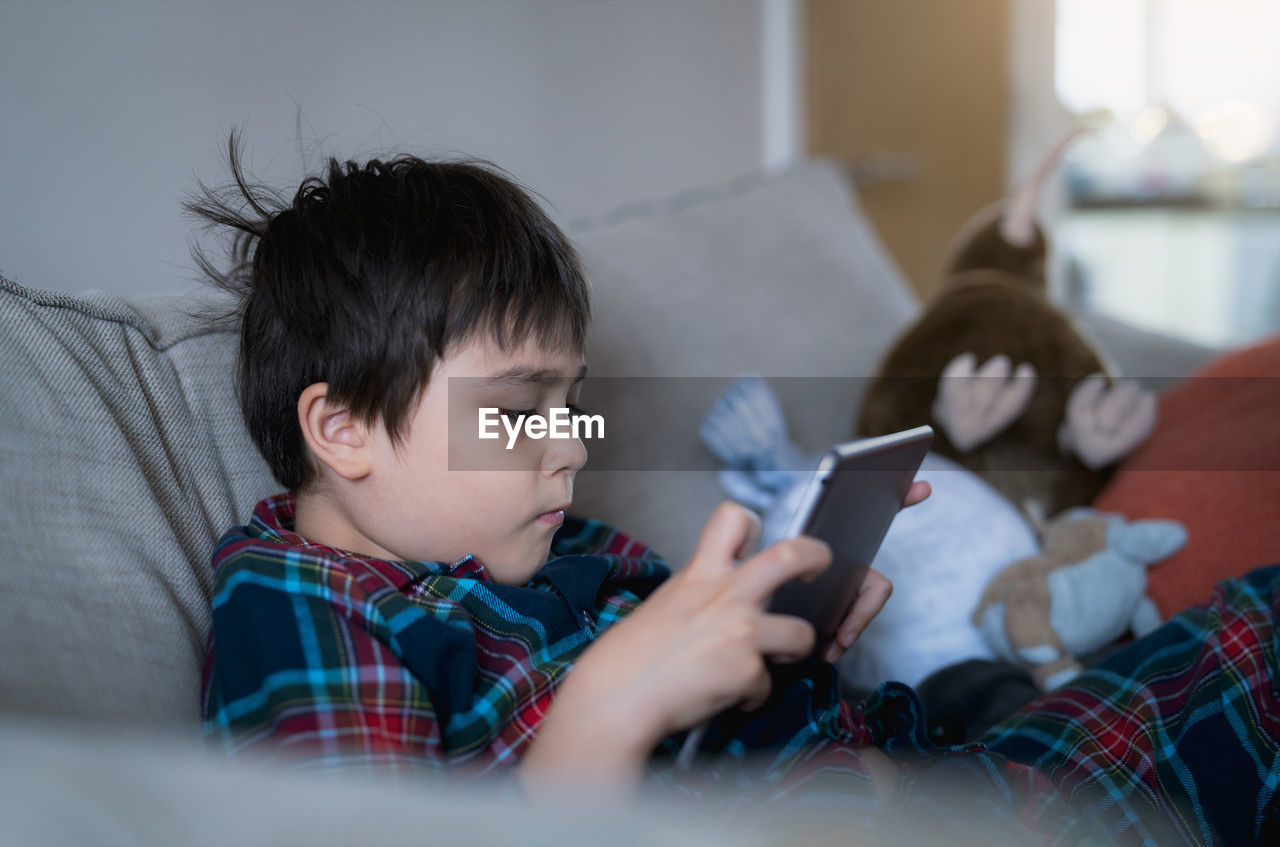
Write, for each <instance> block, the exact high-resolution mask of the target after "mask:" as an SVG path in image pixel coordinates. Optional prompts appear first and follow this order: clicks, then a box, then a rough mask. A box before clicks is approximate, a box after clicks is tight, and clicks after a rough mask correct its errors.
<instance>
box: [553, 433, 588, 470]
mask: <svg viewBox="0 0 1280 847" xmlns="http://www.w3.org/2000/svg"><path fill="white" fill-rule="evenodd" d="M546 443H547V449H546V450H545V451H544V452H543V454H542V472H543V473H544V474H547V475H548V476H550V475H552V474H556V473H559V472H560V471H573V472H576V471H579V470H581V469H582V466H583V465H585V464H586V463H587V446H586V445H585V444H583V443H582V439H580V438H548V439H547V442H546Z"/></svg>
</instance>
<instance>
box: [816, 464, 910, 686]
mask: <svg viewBox="0 0 1280 847" xmlns="http://www.w3.org/2000/svg"><path fill="white" fill-rule="evenodd" d="M932 493H933V488H932V486H930V485H929V483H927V482H923V481H920V482H913V483H911V488H910V489H908V490H907V496H906V497H904V498H903V500H902V508H904V509H905V508H907V507H908V506H914V505H916V504H917V503H922V502H924V501H925V500H927V499H928V498H929V495H930V494H932ZM891 594H893V583H892V582H890V581H889V578H888V577H886V576H885V575H884V574H882V573H880V572H879V571H877V570H869V571H867V576H866V578H865V579H864V580H863V581H862V587H861V588H859V589H858V596H857V597H855V598H854V599H853V606H852V607H851V608H850V609H849V614H848V615H846V616H845V619H844V622H843V623H841V624H840V627H839V628H838V629H837V630H836V637H835V638H834V639H832V641H831V643H830V644H828V645H827V648H826V650H824V651H823V654H822V658H824V659H826V660H827V661H828V662H834V661H836V660H837V659H839V658H840V657H841V656H842V655H844V653H845V651H846V650H848V649H849V648H850V647H852V646H853V642H854V641H856V640H857V638H858V636H859V635H862V631H863V630H864V629H866V628H867V624H869V623H871V621H872V619H873V618H874V617H875V616H876V615H878V614H880V610H881V609H883V608H884V604H885V603H887V602H888V601H889V595H891Z"/></svg>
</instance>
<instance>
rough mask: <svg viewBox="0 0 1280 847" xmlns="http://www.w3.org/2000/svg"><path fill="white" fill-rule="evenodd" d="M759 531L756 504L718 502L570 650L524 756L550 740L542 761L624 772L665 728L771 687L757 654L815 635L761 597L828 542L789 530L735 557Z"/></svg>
mask: <svg viewBox="0 0 1280 847" xmlns="http://www.w3.org/2000/svg"><path fill="white" fill-rule="evenodd" d="M759 535H760V522H759V520H758V519H757V518H756V517H755V515H753V514H752V513H750V512H749V511H747V510H746V509H744V508H742V507H741V506H737V505H734V504H732V503H722V504H721V505H720V506H719V507H718V508H717V509H716V511H715V512H714V513H713V514H712V516H711V519H710V520H709V521H708V522H707V525H706V528H705V529H704V530H703V532H702V537H701V539H700V540H699V541H698V546H697V549H696V550H695V551H694V554H693V557H692V558H691V559H690V560H689V564H688V565H687V566H686V567H685V568H684V569H683V570H682V571H680V572H679V573H677V574H676V575H675V576H673V577H671V578H670V579H669V580H667V582H666V583H664V584H663V585H662V586H660V587H659V588H658V589H657V590H656V591H655V592H654V593H653V594H652V595H650V597H649V598H648V599H647V600H645V602H643V603H642V604H640V606H639V607H638V608H637V609H636V610H635V611H634V612H632V613H631V614H630V615H629V616H628V617H627V618H626V619H624V620H623V621H621V622H619V623H618V624H616V625H614V626H612V627H610V628H609V629H608V630H606V631H605V633H604V634H603V635H602V636H601V637H600V639H599V640H598V641H597V642H596V643H595V644H593V645H592V646H591V647H590V648H589V649H588V650H587V651H586V652H585V653H584V654H583V655H582V657H581V658H580V659H579V660H578V662H577V664H576V666H575V667H574V670H573V672H572V673H571V674H570V676H569V678H568V679H567V680H566V681H565V683H564V685H563V686H562V687H561V688H560V690H559V692H558V694H557V697H556V700H555V702H554V705H553V707H552V708H551V710H550V712H549V713H548V715H547V717H546V719H545V720H544V722H543V724H542V727H541V729H540V731H539V735H538V738H537V741H536V742H535V744H534V746H533V748H531V750H530V752H529V754H528V758H526V765H533V766H534V767H535V768H540V767H543V766H544V764H548V763H551V762H552V758H551V757H552V755H553V754H552V753H551V752H549V751H551V750H552V749H553V748H554V749H556V750H558V751H560V755H559V756H557V759H558V761H559V763H560V764H561V765H564V766H565V767H564V768H555V767H548V768H546V771H545V772H550V773H554V772H556V771H557V770H558V771H559V775H560V776H561V777H575V776H576V777H577V778H578V780H579V781H585V780H588V779H589V780H605V781H608V780H609V778H610V776H612V777H614V778H615V779H616V777H618V776H620V775H622V774H623V773H628V772H629V773H630V774H631V775H632V776H633V777H634V776H635V775H638V773H639V770H640V768H641V767H642V765H643V762H644V760H645V758H647V756H648V754H649V752H650V751H651V750H652V748H653V746H654V744H656V743H657V742H658V741H659V740H660V739H662V738H663V737H664V736H666V735H669V734H671V733H673V732H677V731H679V730H681V729H687V728H689V727H692V726H694V725H696V724H698V723H700V722H702V721H703V720H705V719H707V718H710V717H712V716H713V715H715V714H717V713H719V712H721V711H723V710H724V709H727V708H729V707H731V706H735V705H743V706H744V707H746V708H754V707H757V706H759V705H761V704H762V703H763V702H764V701H765V700H766V699H767V698H768V696H769V691H770V686H771V681H770V677H769V673H768V670H767V668H766V666H765V660H766V659H768V660H771V661H775V662H794V661H798V660H800V659H803V658H805V657H806V656H808V655H809V653H810V652H811V651H812V649H813V642H814V637H815V636H814V631H813V627H812V626H811V625H810V624H809V623H808V621H805V620H802V619H801V618H797V617H792V616H789V615H776V614H770V613H768V612H766V611H765V610H764V607H765V604H766V603H767V602H768V599H769V597H770V596H771V595H772V594H773V592H774V591H775V590H776V589H777V588H778V587H779V586H780V585H782V584H783V583H784V582H786V581H788V580H790V579H796V578H799V579H812V578H814V577H816V576H817V575H818V574H819V573H821V571H822V570H823V569H824V568H826V567H827V566H828V565H830V563H831V549H830V548H829V547H828V546H827V545H826V544H825V543H823V542H821V541H818V540H817V539H813V538H803V537H802V538H792V539H788V540H785V541H780V542H778V543H777V544H773V545H771V546H769V547H768V548H766V549H765V550H762V551H761V552H759V553H757V554H756V555H754V556H752V557H751V558H750V559H748V560H746V561H745V562H742V564H740V565H739V564H738V563H737V560H738V559H740V558H741V557H743V556H745V555H746V554H747V553H748V552H749V551H750V550H751V549H752V548H753V547H754V546H755V544H756V541H757V539H758V538H759ZM575 748H576V749H577V753H576V754H575V753H574V752H573V751H574V749H575ZM609 761H611V762H612V763H613V766H612V767H611V766H610V765H609V763H608V762H609ZM528 774H529V771H526V783H527V782H528V778H527V775H528Z"/></svg>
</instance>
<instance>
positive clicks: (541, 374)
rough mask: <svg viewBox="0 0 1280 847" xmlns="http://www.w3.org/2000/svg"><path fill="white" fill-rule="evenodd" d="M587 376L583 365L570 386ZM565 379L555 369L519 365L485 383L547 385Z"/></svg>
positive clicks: (491, 377) (486, 379)
mask: <svg viewBox="0 0 1280 847" xmlns="http://www.w3.org/2000/svg"><path fill="white" fill-rule="evenodd" d="M586 376H587V366H586V365H583V366H582V369H581V370H579V371H578V375H577V376H576V377H574V379H573V382H571V383H570V385H573V384H576V383H579V382H582V380H584V379H586ZM564 379H565V375H564V374H563V373H562V372H560V371H558V370H555V369H554V368H530V367H525V366H523V365H517V366H516V367H514V368H511V369H510V370H506V371H503V372H502V373H500V374H494V375H493V376H490V377H486V378H485V382H522V383H536V384H540V385H541V384H545V383H550V382H560V381H562V380H564Z"/></svg>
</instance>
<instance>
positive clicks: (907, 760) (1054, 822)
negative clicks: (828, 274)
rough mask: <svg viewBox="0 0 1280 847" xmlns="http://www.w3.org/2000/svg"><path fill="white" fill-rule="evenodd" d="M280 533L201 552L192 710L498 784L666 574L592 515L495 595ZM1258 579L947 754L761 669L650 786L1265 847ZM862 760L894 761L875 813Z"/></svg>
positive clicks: (1270, 774) (920, 825) (838, 809)
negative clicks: (495, 779)
mask: <svg viewBox="0 0 1280 847" xmlns="http://www.w3.org/2000/svg"><path fill="white" fill-rule="evenodd" d="M292 526H293V501H292V500H291V499H290V498H289V497H288V496H287V495H279V496H277V497H273V498H269V499H267V500H264V501H263V502H262V503H260V504H259V505H258V508H257V509H256V510H255V513H254V516H253V519H252V521H251V523H250V524H249V525H248V526H245V527H238V528H236V529H233V530H232V531H230V532H229V533H227V535H226V536H224V538H223V539H222V541H221V542H220V543H219V545H218V547H217V549H216V551H215V553H214V567H215V592H214V600H213V620H214V623H213V632H212V635H211V643H210V649H209V654H208V659H207V661H206V665H205V691H204V714H205V728H206V731H207V732H208V733H209V734H210V735H211V736H213V737H214V738H215V739H217V740H218V741H220V742H221V744H222V745H224V746H225V748H226V749H227V750H229V751H231V752H241V751H254V752H255V753H258V754H260V755H265V756H267V757H269V758H276V759H286V760H289V761H291V762H293V763H295V764H296V765H298V766H300V767H307V768H311V767H333V766H344V767H352V766H355V767H364V768H370V769H377V770H378V771H380V772H391V773H417V772H428V773H433V774H441V773H445V772H447V773H448V776H449V778H450V779H458V778H467V777H471V776H477V775H485V774H490V775H493V774H509V773H510V766H511V765H513V764H515V763H516V762H517V761H518V760H519V758H520V757H521V755H522V754H523V753H524V752H525V751H526V749H527V747H528V745H529V743H530V742H531V741H532V739H533V737H534V735H535V734H536V732H537V728H538V724H539V722H540V721H541V719H542V718H543V716H544V715H545V713H546V710H547V708H548V706H549V705H550V703H551V701H552V699H553V697H554V695H555V690H556V687H557V686H558V685H559V683H560V682H561V681H562V680H563V679H564V678H565V675H566V673H567V672H568V671H569V670H570V668H571V667H572V664H573V662H574V661H575V659H576V658H577V657H578V656H579V655H580V654H581V652H582V651H583V650H584V649H586V647H587V646H589V645H590V644H591V642H592V641H593V640H594V639H595V638H596V637H597V636H598V635H599V633H600V632H601V631H603V630H604V629H606V628H607V627H609V626H610V625H612V624H613V623H614V622H616V621H618V620H619V619H621V618H622V617H623V616H625V615H626V614H627V613H628V612H630V611H631V610H632V609H634V608H635V607H636V605H637V604H638V603H639V602H640V601H641V600H642V599H643V598H644V597H645V596H647V595H648V593H649V592H650V591H652V589H653V588H654V587H656V586H657V585H658V584H659V583H660V582H661V581H662V580H663V579H664V578H666V576H667V575H668V569H667V567H666V566H665V565H664V564H663V563H662V562H661V561H660V560H659V559H658V558H657V557H655V556H654V555H653V554H651V553H650V552H649V551H647V550H646V549H645V548H643V547H642V546H640V545H639V544H636V543H635V542H633V541H631V540H630V539H628V538H626V537H625V536H623V535H621V534H620V533H617V532H616V531H614V530H612V529H611V528H610V527H608V526H606V525H604V524H600V523H597V522H592V521H581V520H576V519H567V520H566V522H565V525H564V526H563V527H561V530H560V531H559V532H558V533H557V535H556V537H555V539H554V540H553V542H552V547H551V556H550V557H549V560H548V563H547V564H546V565H545V566H544V567H543V569H542V570H541V571H539V572H538V574H537V575H535V577H534V578H533V579H532V580H531V581H530V582H529V583H528V584H527V585H524V586H509V585H501V584H498V583H495V582H494V581H493V580H492V579H491V578H490V576H489V574H488V571H487V570H486V569H485V567H484V565H483V563H481V562H480V561H478V560H476V559H475V558H473V557H466V558H464V559H462V560H460V561H458V562H454V563H453V564H443V563H431V562H387V561H382V560H378V559H370V558H365V557H361V556H355V555H352V554H350V553H345V552H342V551H338V550H334V549H331V548H326V547H322V546H319V545H315V544H311V543H310V542H308V541H307V540H306V539H303V538H302V537H300V536H298V535H297V534H296V533H294V532H293V531H292ZM1277 582H1280V568H1276V569H1272V570H1270V571H1267V572H1262V573H1259V574H1255V575H1253V576H1251V577H1250V579H1249V580H1246V581H1241V582H1239V583H1226V584H1224V585H1223V586H1221V587H1220V588H1219V589H1218V592H1217V593H1216V594H1215V596H1214V603H1213V604H1211V605H1210V606H1208V607H1205V608H1204V609H1200V610H1189V611H1188V612H1187V613H1184V614H1183V615H1181V616H1178V617H1176V618H1174V619H1173V620H1171V621H1170V622H1169V624H1167V625H1166V626H1165V627H1163V628H1161V629H1160V630H1159V631H1158V632H1157V633H1156V634H1155V635H1154V636H1151V637H1149V638H1148V639H1144V640H1143V641H1141V642H1138V643H1136V644H1135V645H1134V646H1132V647H1130V648H1128V649H1127V650H1126V651H1124V652H1122V653H1121V654H1119V655H1117V656H1115V657H1113V658H1112V659H1111V660H1109V661H1108V662H1107V663H1106V664H1105V665H1103V666H1101V667H1100V668H1098V669H1096V670H1093V671H1090V672H1087V673H1086V674H1084V675H1082V676H1081V677H1080V678H1078V681H1077V682H1076V683H1075V684H1074V685H1072V686H1070V687H1068V688H1064V689H1062V690H1060V691H1057V692H1054V693H1052V694H1049V695H1046V696H1045V697H1043V698H1041V699H1040V700H1039V701H1037V702H1036V703H1035V704H1033V706H1032V707H1031V708H1030V710H1029V711H1024V712H1022V713H1020V714H1019V715H1018V716H1016V717H1015V718H1014V719H1012V720H1010V721H1009V722H1006V723H1005V724H1004V725H1003V726H1001V727H1000V728H999V729H998V730H996V731H994V732H993V734H992V735H991V736H990V737H989V738H988V739H985V740H984V741H985V743H983V744H977V745H973V746H970V747H967V748H945V749H944V748H939V747H936V746H935V745H934V744H933V743H932V742H931V741H930V740H929V738H928V736H927V733H926V731H925V727H926V723H925V721H924V715H923V711H922V708H921V705H920V700H919V698H918V697H917V696H916V694H915V692H914V691H912V690H911V689H910V688H909V687H907V686H905V685H902V684H900V683H894V682H887V683H884V684H883V685H882V686H881V687H880V688H879V689H878V690H877V691H876V692H874V693H873V694H872V695H871V696H870V697H868V698H867V699H866V700H864V701H863V702H861V703H859V704H856V705H851V704H849V703H846V702H844V701H842V700H841V698H840V686H839V683H838V679H837V676H836V671H835V669H834V667H832V666H831V665H829V664H826V663H822V662H806V663H798V664H794V665H785V666H779V667H777V668H774V686H773V693H772V695H771V697H770V699H769V702H768V703H767V704H765V706H764V707H763V708H761V709H759V710H757V711H754V712H743V711H741V710H730V711H728V712H725V713H723V714H722V715H720V716H718V717H717V718H716V719H715V720H714V721H712V722H711V725H710V727H709V729H708V731H707V734H706V737H705V739H704V741H703V744H702V747H701V751H702V752H701V754H700V756H699V758H698V761H697V766H696V767H695V768H693V769H692V770H690V771H687V772H682V771H680V770H678V769H677V768H676V766H675V756H676V753H677V752H678V751H679V749H680V746H681V743H682V742H683V734H680V735H677V736H674V737H671V738H668V739H665V740H664V741H663V742H662V743H661V744H660V745H659V746H658V748H657V749H656V750H655V753H654V755H653V757H652V758H651V760H650V765H649V777H650V780H649V781H650V783H651V785H652V786H655V790H658V791H662V792H666V793H667V794H669V795H670V796H671V797H672V799H683V800H688V801H693V802H700V801H701V800H703V799H712V798H714V799H717V800H722V799H724V797H725V795H726V794H728V795H730V797H731V800H730V803H729V807H730V808H733V809H734V812H733V814H734V815H735V818H740V817H741V816H743V815H751V814H759V815H761V816H762V818H761V820H762V824H763V823H764V822H767V821H775V822H776V821H780V820H785V819H787V817H786V816H787V815H791V814H794V813H795V810H796V809H797V808H803V809H808V810H824V813H826V814H828V815H830V814H831V813H833V811H834V814H835V815H836V817H837V819H838V820H839V821H840V822H842V824H841V825H843V823H844V822H847V824H848V825H849V826H851V827H853V828H855V829H857V828H864V829H866V830H869V831H878V832H879V833H881V835H883V836H885V837H888V838H890V839H891V840H897V841H901V842H902V843H930V842H932V841H935V840H937V838H940V837H951V836H952V835H954V827H955V826H957V825H960V824H959V822H961V821H964V822H967V823H966V824H964V826H967V827H975V826H976V827H977V830H975V831H976V832H978V833H980V834H981V835H982V839H984V840H983V843H996V842H999V843H1052V844H1103V843H1110V842H1111V841H1112V840H1113V839H1115V840H1118V841H1119V842H1121V843H1150V844H1161V845H1163V844H1166V843H1181V842H1184V841H1185V842H1191V843H1213V842H1222V843H1228V844H1235V843H1265V842H1266V839H1267V838H1268V837H1270V836H1271V835H1273V834H1274V827H1275V825H1276V820H1277V815H1276V807H1275V802H1274V793H1273V792H1274V788H1275V785H1276V770H1275V762H1276V756H1275V738H1276V732H1275V721H1276V720H1277V715H1280V711H1278V710H1277V709H1276V708H1275V693H1274V691H1273V689H1272V687H1271V678H1272V672H1273V671H1274V670H1275V669H1276V645H1275V633H1274V626H1273V625H1272V621H1273V620H1274V619H1275V618H1274V616H1275V612H1276V611H1277V610H1276V608H1275V605H1274V604H1275V593H1276V590H1277V589H1276V583H1277ZM1141 680H1146V682H1141ZM867 745H875V746H876V747H879V748H880V749H881V750H882V751H884V752H885V753H886V754H887V755H888V756H889V757H890V758H891V760H892V762H893V763H894V765H895V766H896V769H897V772H898V784H897V787H896V790H895V792H894V795H893V798H892V800H891V802H890V805H889V806H888V807H882V806H881V804H880V802H879V801H878V799H877V794H876V791H875V790H874V786H873V785H872V782H871V779H870V772H869V770H868V766H867V762H866V760H865V759H864V756H863V755H862V754H861V753H860V752H859V751H860V750H861V749H862V748H865V747H866V746H867ZM779 801H786V802H779ZM1246 807H1247V808H1246ZM806 814H807V813H806ZM806 820H807V821H808V822H809V823H812V822H813V820H814V818H813V817H809V818H807V819H806ZM970 834H973V833H970ZM974 843H977V842H974ZM1276 843H1280V842H1276Z"/></svg>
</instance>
